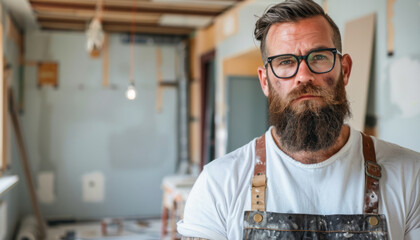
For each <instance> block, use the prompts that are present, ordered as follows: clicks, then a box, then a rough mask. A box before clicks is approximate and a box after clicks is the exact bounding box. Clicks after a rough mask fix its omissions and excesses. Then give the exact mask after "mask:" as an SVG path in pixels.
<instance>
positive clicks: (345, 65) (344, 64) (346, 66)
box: [341, 54, 353, 86]
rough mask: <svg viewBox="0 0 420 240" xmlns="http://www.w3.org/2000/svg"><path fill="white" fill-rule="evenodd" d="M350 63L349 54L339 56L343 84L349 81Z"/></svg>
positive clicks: (351, 62)
mask: <svg viewBox="0 0 420 240" xmlns="http://www.w3.org/2000/svg"><path fill="white" fill-rule="evenodd" d="M352 65H353V61H352V60H351V57H350V55H348V54H344V55H343V57H342V58H341V72H342V74H343V82H344V85H345V86H346V85H347V84H348V83H349V78H350V73H351V67H352Z"/></svg>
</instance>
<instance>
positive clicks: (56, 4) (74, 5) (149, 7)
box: [30, 0, 231, 16]
mask: <svg viewBox="0 0 420 240" xmlns="http://www.w3.org/2000/svg"><path fill="white" fill-rule="evenodd" d="M30 2H31V5H32V8H34V9H35V8H55V9H57V8H62V9H69V10H74V9H77V10H95V8H96V0H95V1H84V0H83V1H71V2H70V1H61V0H54V1H48V0H31V1H30ZM103 6H104V9H105V10H111V11H122V12H132V11H133V6H135V8H136V12H139V13H158V14H163V13H171V14H188V15H200V16H217V15H219V14H220V13H221V12H223V11H224V10H226V9H227V8H229V7H230V6H231V5H226V4H223V5H216V4H194V3H188V4H185V3H183V4H180V3H176V2H173V3H170V2H141V1H139V2H138V3H136V4H133V2H132V1H124V0H121V1H110V2H108V1H105V2H104V5H103Z"/></svg>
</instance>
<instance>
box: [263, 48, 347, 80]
mask: <svg viewBox="0 0 420 240" xmlns="http://www.w3.org/2000/svg"><path fill="white" fill-rule="evenodd" d="M337 54H338V55H340V56H341V55H342V54H341V53H340V51H338V50H337V49H336V48H322V49H315V50H312V51H310V52H309V53H308V54H306V55H304V56H296V55H293V54H280V55H275V56H271V57H268V58H267V63H266V64H265V65H266V66H267V64H269V65H270V67H271V71H273V73H274V75H275V76H276V77H278V78H291V77H293V76H295V75H296V73H297V72H298V69H299V65H300V63H301V60H302V59H303V60H305V62H306V65H308V67H309V70H311V72H313V73H317V74H321V73H327V72H330V71H331V70H332V69H333V68H334V64H335V57H336V55H337Z"/></svg>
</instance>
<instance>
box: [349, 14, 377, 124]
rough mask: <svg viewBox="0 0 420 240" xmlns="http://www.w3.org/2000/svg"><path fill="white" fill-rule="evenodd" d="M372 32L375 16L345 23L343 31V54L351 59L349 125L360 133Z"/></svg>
mask: <svg viewBox="0 0 420 240" xmlns="http://www.w3.org/2000/svg"><path fill="white" fill-rule="evenodd" d="M374 30H375V14H370V15H367V16H364V17H361V18H358V19H355V20H352V21H350V22H347V23H346V25H345V29H344V45H343V48H344V49H343V53H348V54H350V56H351V58H352V59H353V68H352V71H351V75H350V80H349V84H348V85H347V87H346V90H347V96H348V99H349V101H350V107H351V111H352V114H353V117H352V118H351V119H350V120H349V123H350V125H351V126H352V127H354V128H355V129H357V130H360V131H363V130H364V127H365V118H366V106H367V98H368V87H369V78H370V71H371V63H372V49H373V36H374Z"/></svg>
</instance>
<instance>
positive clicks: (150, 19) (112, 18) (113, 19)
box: [37, 12, 160, 24]
mask: <svg viewBox="0 0 420 240" xmlns="http://www.w3.org/2000/svg"><path fill="white" fill-rule="evenodd" d="M92 18H93V15H92V16H91V15H85V16H81V15H79V16H75V15H73V14H55V13H49V12H45V13H44V12H43V13H38V14H37V19H38V20H40V21H43V20H45V21H48V20H50V21H57V20H58V21H73V22H85V23H86V22H89V21H90V20H92ZM159 18H160V16H156V15H155V16H151V15H150V14H148V15H143V16H136V17H135V18H134V21H135V23H136V24H139V23H158V22H159ZM132 20H133V19H132V17H129V16H127V15H125V16H122V17H120V15H105V16H103V18H102V23H106V22H107V23H125V24H127V23H132Z"/></svg>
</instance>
